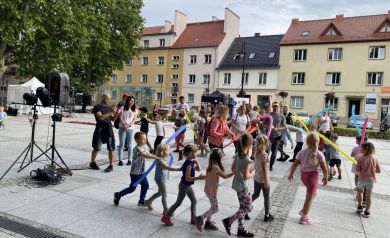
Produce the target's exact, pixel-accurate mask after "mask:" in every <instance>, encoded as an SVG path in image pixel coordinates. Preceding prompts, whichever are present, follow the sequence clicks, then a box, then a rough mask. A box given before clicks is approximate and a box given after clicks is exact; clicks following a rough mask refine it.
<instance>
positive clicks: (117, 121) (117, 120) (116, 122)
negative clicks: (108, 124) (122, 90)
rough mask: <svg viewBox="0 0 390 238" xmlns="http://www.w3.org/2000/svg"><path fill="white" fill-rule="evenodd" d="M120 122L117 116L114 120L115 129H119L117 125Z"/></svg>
mask: <svg viewBox="0 0 390 238" xmlns="http://www.w3.org/2000/svg"><path fill="white" fill-rule="evenodd" d="M120 122H121V120H119V116H117V118H116V119H115V121H114V127H115V128H116V129H119V123H120Z"/></svg>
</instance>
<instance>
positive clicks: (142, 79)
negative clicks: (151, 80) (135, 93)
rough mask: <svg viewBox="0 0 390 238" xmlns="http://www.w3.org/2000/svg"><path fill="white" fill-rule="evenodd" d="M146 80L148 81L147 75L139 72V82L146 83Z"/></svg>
mask: <svg viewBox="0 0 390 238" xmlns="http://www.w3.org/2000/svg"><path fill="white" fill-rule="evenodd" d="M147 82H148V75H147V74H141V83H147Z"/></svg>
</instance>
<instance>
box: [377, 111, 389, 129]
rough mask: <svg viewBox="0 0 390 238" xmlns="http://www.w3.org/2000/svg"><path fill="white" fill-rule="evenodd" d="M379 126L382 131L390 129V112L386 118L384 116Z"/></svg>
mask: <svg viewBox="0 0 390 238" xmlns="http://www.w3.org/2000/svg"><path fill="white" fill-rule="evenodd" d="M379 128H380V131H381V132H386V131H387V130H388V129H390V114H388V115H387V116H385V118H383V120H382V121H381V125H380V127H379Z"/></svg>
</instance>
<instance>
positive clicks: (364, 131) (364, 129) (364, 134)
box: [360, 117, 368, 144]
mask: <svg viewBox="0 0 390 238" xmlns="http://www.w3.org/2000/svg"><path fill="white" fill-rule="evenodd" d="M367 123H368V117H366V120H364V124H363V132H362V138H361V139H360V144H363V142H364V139H365V137H366V128H367Z"/></svg>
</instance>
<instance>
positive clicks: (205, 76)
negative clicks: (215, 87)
mask: <svg viewBox="0 0 390 238" xmlns="http://www.w3.org/2000/svg"><path fill="white" fill-rule="evenodd" d="M208 83H210V74H203V84H208Z"/></svg>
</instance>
